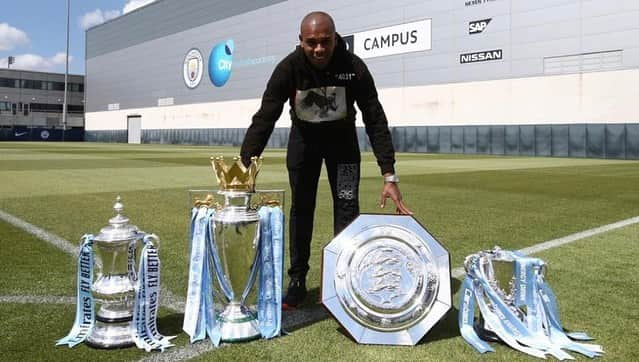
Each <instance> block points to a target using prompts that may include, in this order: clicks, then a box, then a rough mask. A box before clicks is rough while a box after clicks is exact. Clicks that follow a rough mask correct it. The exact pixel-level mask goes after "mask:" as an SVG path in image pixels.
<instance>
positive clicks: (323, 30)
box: [240, 12, 412, 309]
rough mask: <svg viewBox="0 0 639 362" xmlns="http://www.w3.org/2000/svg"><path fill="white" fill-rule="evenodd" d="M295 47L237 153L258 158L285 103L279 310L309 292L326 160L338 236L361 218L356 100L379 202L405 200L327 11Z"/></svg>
mask: <svg viewBox="0 0 639 362" xmlns="http://www.w3.org/2000/svg"><path fill="white" fill-rule="evenodd" d="M299 40H300V45H299V46H298V47H297V48H296V49H295V51H293V52H292V53H291V54H289V55H288V56H287V57H286V58H284V59H283V60H282V61H281V62H280V63H279V64H278V65H277V66H276V67H275V70H274V71H273V74H272V75H271V78H270V80H269V81H268V84H267V86H266V91H265V92H264V95H263V96H262V104H261V107H260V109H259V110H258V111H257V113H256V114H255V115H254V116H253V121H252V123H251V126H250V127H249V128H248V130H247V132H246V136H245V137H244V142H243V143H242V148H241V151H240V155H241V157H242V160H243V162H244V164H249V163H250V158H251V157H252V156H259V155H260V154H261V153H262V151H263V150H264V147H265V146H266V143H267V142H268V139H269V137H270V136H271V133H272V132H273V128H274V127H275V122H276V121H277V119H278V118H279V117H280V115H281V114H282V109H283V106H284V103H285V102H286V101H289V104H290V107H291V120H292V126H291V132H290V135H289V140H288V150H287V154H286V166H287V169H288V174H289V183H290V186H291V193H292V202H291V212H290V258H291V268H290V269H289V271H288V274H289V277H290V278H291V281H290V283H289V287H288V291H287V294H286V296H285V297H284V299H283V308H285V309H287V308H295V307H297V306H298V305H299V304H300V303H301V302H302V301H303V300H304V298H305V297H306V293H307V291H306V283H305V279H306V274H307V272H308V269H309V266H308V260H309V258H310V244H311V238H312V233H313V214H314V212H315V198H316V195H317V184H318V180H319V176H320V171H321V167H322V161H324V162H325V163H326V170H327V173H328V180H329V183H330V186H331V193H332V196H333V227H334V233H335V234H338V233H339V232H340V231H342V230H343V229H344V228H345V227H346V226H347V225H348V224H349V223H350V222H351V221H353V220H354V219H355V218H356V217H357V216H358V215H359V179H360V157H361V156H360V150H359V144H358V142H357V132H356V127H355V113H356V111H355V107H354V106H353V104H354V102H357V106H358V107H359V109H360V110H361V112H362V118H363V121H364V125H365V127H366V133H367V135H368V138H369V140H370V142H371V145H372V147H373V152H374V154H375V157H376V158H377V164H378V165H379V167H380V170H381V173H382V175H383V177H384V187H383V189H382V195H381V196H382V198H381V207H384V206H385V204H386V199H387V198H388V197H390V198H391V199H392V200H393V202H394V203H395V206H396V211H397V213H400V214H411V213H412V212H411V211H410V210H409V209H408V208H407V207H406V205H404V203H403V201H402V196H401V193H400V191H399V187H398V186H397V182H398V181H399V179H398V177H397V176H396V175H395V169H394V164H395V150H394V149H393V143H392V140H391V135H390V131H389V130H388V122H387V120H386V115H385V114H384V110H383V108H382V106H381V104H380V103H379V100H378V98H377V90H376V89H375V84H374V82H373V78H372V76H371V74H370V72H369V71H368V69H367V68H366V65H365V64H364V62H363V61H362V60H361V59H360V58H359V57H357V56H356V55H354V54H352V53H350V52H348V51H347V50H346V46H345V43H344V41H343V40H342V38H341V37H340V36H339V35H337V34H336V32H335V24H334V22H333V19H332V18H331V16H330V15H328V14H327V13H324V12H312V13H309V14H308V15H306V16H305V17H304V19H303V20H302V23H301V25H300V35H299Z"/></svg>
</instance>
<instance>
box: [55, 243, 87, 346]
mask: <svg viewBox="0 0 639 362" xmlns="http://www.w3.org/2000/svg"><path fill="white" fill-rule="evenodd" d="M92 284H93V235H89V234H86V235H84V236H83V237H82V244H81V245H80V254H79V255H78V282H77V299H76V310H75V322H74V323H73V327H72V328H71V332H69V335H67V336H66V337H64V338H62V339H60V340H58V341H57V343H56V346H59V345H64V344H66V345H68V346H69V348H73V347H75V346H76V345H78V344H80V343H82V342H84V340H86V338H87V337H88V336H89V334H91V330H92V329H93V325H94V324H95V309H94V305H93V296H92V295H91V285H92Z"/></svg>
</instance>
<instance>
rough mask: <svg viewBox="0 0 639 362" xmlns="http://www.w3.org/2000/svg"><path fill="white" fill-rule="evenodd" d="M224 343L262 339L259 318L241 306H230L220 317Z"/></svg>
mask: <svg viewBox="0 0 639 362" xmlns="http://www.w3.org/2000/svg"><path fill="white" fill-rule="evenodd" d="M218 321H219V322H220V335H221V339H222V342H227V343H237V342H246V341H251V340H254V339H258V338H260V337H261V336H262V335H261V334H260V331H259V329H258V324H257V316H256V315H255V313H253V312H251V311H250V310H249V309H248V308H246V307H243V306H242V305H240V304H229V305H228V306H227V307H226V309H224V312H222V313H221V314H220V315H219V316H218Z"/></svg>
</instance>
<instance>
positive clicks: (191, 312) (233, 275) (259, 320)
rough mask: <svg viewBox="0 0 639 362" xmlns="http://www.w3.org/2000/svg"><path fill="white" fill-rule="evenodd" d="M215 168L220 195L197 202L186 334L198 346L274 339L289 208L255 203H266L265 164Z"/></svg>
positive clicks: (218, 162) (217, 164)
mask: <svg viewBox="0 0 639 362" xmlns="http://www.w3.org/2000/svg"><path fill="white" fill-rule="evenodd" d="M211 164H212V166H213V170H214V173H215V176H216V178H217V181H218V184H219V189H218V191H217V192H208V194H207V196H206V197H205V198H201V199H198V200H196V202H195V207H194V208H193V211H192V219H191V267H190V273H189V291H188V296H187V305H186V311H185V318H184V327H183V328H184V330H185V331H186V332H187V334H189V335H190V336H191V341H192V342H194V341H196V340H200V339H203V338H205V337H206V335H207V334H208V335H209V337H210V338H211V340H212V341H213V343H215V344H218V343H219V342H241V341H248V340H252V339H256V338H259V337H265V338H271V337H273V336H275V335H278V334H279V329H280V327H279V326H280V323H281V311H280V304H281V296H280V294H281V279H282V253H283V230H282V227H283V226H282V225H283V214H282V212H281V208H280V207H279V206H278V205H277V203H275V204H271V205H268V202H264V200H255V199H259V196H260V195H261V196H264V193H263V192H256V190H255V179H256V177H257V174H258V172H259V171H260V168H261V165H262V160H261V159H259V158H257V157H254V158H252V159H251V164H250V165H249V166H248V167H245V166H244V165H243V164H242V161H241V160H240V159H239V158H235V160H234V162H233V163H232V164H231V165H230V166H229V165H226V164H225V162H224V159H223V158H222V157H212V158H211ZM193 192H194V191H192V193H193ZM216 198H217V199H220V198H221V199H223V201H222V202H221V203H220V202H217V201H216ZM256 282H257V283H258V288H257V289H258V290H257V292H256V291H255V289H256V288H255V284H256ZM202 310H204V313H202V312H201V311H202Z"/></svg>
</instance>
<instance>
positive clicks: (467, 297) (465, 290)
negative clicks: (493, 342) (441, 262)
mask: <svg viewBox="0 0 639 362" xmlns="http://www.w3.org/2000/svg"><path fill="white" fill-rule="evenodd" d="M474 290H475V287H474V286H473V281H472V279H471V278H470V277H466V278H464V281H463V282H462V288H461V291H460V292H459V294H460V300H459V318H458V322H459V330H460V332H461V336H462V338H464V340H465V341H466V342H468V344H470V345H471V346H473V347H474V348H475V349H476V350H477V351H479V353H486V352H495V350H494V349H493V348H492V347H490V345H489V344H488V343H486V342H484V341H483V340H481V339H480V338H479V336H478V335H477V333H476V332H475V328H473V323H474V321H475V293H474Z"/></svg>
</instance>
